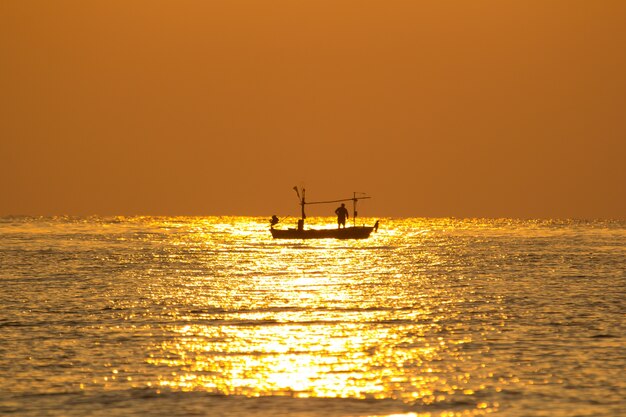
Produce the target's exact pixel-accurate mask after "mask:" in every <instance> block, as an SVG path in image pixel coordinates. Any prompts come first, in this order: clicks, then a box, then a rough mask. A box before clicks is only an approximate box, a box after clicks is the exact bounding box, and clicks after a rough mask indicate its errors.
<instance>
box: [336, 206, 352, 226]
mask: <svg viewBox="0 0 626 417" xmlns="http://www.w3.org/2000/svg"><path fill="white" fill-rule="evenodd" d="M335 214H336V215H337V228H338V229H340V228H341V226H343V228H344V229H345V228H346V219H347V218H348V217H350V216H349V215H348V209H347V208H346V205H345V204H344V203H341V207H337V210H335Z"/></svg>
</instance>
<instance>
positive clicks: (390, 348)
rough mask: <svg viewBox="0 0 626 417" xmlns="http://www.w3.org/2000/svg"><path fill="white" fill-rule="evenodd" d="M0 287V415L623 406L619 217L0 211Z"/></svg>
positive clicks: (420, 412) (625, 262) (476, 412)
mask: <svg viewBox="0 0 626 417" xmlns="http://www.w3.org/2000/svg"><path fill="white" fill-rule="evenodd" d="M309 220H310V223H312V224H319V225H323V224H332V223H333V219H309ZM373 220H374V219H366V222H367V223H368V224H369V223H373ZM0 284H1V287H0V332H1V333H0V335H1V339H0V414H6V415H19V416H41V415H49V416H105V415H106V416H109V415H123V416H126V415H128V416H133V415H137V416H151V415H176V416H280V415H289V416H301V417H304V416H307V417H318V416H320V417H321V416H323V417H338V416H342V417H344V416H392V415H395V416H406V417H409V416H413V417H417V416H420V417H426V416H448V417H449V416H482V415H490V414H493V415H503V416H568V417H569V416H617V415H626V222H623V221H622V222H620V221H556V220H554V221H521V220H507V219H500V220H458V219H381V228H380V230H379V231H378V233H375V234H372V236H371V237H370V238H369V239H368V240H363V241H336V240H318V241H285V240H272V238H271V236H270V234H269V231H268V219H265V218H248V217H204V218H200V217H196V218H191V217H189V218H186V217H181V218H178V217H177V218H165V217H163V218H156V217H126V218H125V217H116V218H99V217H89V218H69V217H54V218H26V217H5V218H0Z"/></svg>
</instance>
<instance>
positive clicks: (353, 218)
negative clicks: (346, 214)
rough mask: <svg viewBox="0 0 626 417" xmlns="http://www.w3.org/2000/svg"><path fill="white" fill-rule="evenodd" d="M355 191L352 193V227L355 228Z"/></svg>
mask: <svg viewBox="0 0 626 417" xmlns="http://www.w3.org/2000/svg"><path fill="white" fill-rule="evenodd" d="M357 201H358V199H357V198H356V191H353V192H352V226H354V227H356V202H357Z"/></svg>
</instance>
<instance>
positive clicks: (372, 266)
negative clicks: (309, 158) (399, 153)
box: [147, 219, 494, 411]
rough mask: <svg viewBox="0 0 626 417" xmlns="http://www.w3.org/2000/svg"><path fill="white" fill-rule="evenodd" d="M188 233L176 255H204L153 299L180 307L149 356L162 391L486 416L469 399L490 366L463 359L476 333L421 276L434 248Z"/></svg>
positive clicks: (392, 238) (385, 236)
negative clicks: (463, 407)
mask: <svg viewBox="0 0 626 417" xmlns="http://www.w3.org/2000/svg"><path fill="white" fill-rule="evenodd" d="M319 221H320V222H321V221H322V220H319ZM312 223H315V219H313V220H312ZM171 227H175V226H174V225H172V226H171ZM187 227H188V226H187ZM191 229H192V230H193V232H192V233H188V234H187V235H184V237H183V238H180V235H179V238H180V240H179V241H177V242H176V244H177V245H178V246H183V247H186V248H187V249H186V250H187V251H188V252H189V251H193V250H196V249H201V250H202V251H203V253H204V255H203V256H202V257H200V260H199V261H198V259H196V264H195V265H185V263H184V260H181V261H180V262H182V264H181V268H180V276H179V277H177V278H172V279H173V280H176V279H178V280H180V281H179V282H178V283H177V285H169V286H167V287H160V289H159V288H157V287H156V286H155V287H153V288H152V292H151V293H150V296H151V297H153V298H156V299H157V300H159V299H160V300H161V301H160V302H166V303H171V302H172V301H171V300H175V304H176V305H177V306H178V309H179V310H177V312H176V314H177V315H178V316H177V317H178V321H177V324H170V325H169V326H168V327H167V329H165V330H166V331H167V332H168V334H170V335H171V336H170V337H168V338H166V339H165V340H163V341H162V343H160V344H159V345H155V346H152V347H151V348H150V351H149V352H148V354H149V357H148V359H147V362H148V363H149V364H151V365H153V366H154V367H157V369H160V370H161V371H160V373H159V380H158V384H159V385H160V386H162V387H167V388H169V389H176V390H183V391H199V390H200V391H207V392H212V393H219V394H224V395H245V396H249V397H257V396H265V395H287V396H292V397H298V398H309V397H323V398H358V399H395V400H401V401H403V402H406V403H421V404H426V405H427V404H435V403H438V402H442V401H447V400H450V399H451V398H456V399H461V400H462V401H465V402H467V401H468V400H469V401H470V402H471V403H472V404H474V405H473V406H471V407H470V408H473V409H476V410H483V411H484V410H491V409H493V407H494V405H493V404H488V403H486V402H482V401H480V399H479V396H478V394H479V393H480V392H481V391H483V390H486V389H490V387H486V386H485V385H484V383H483V382H484V381H485V377H486V375H487V374H488V369H487V366H486V365H485V364H484V363H482V364H476V361H475V360H469V359H470V354H469V353H468V352H467V350H466V346H468V345H470V344H471V343H472V342H473V341H474V338H475V337H476V335H475V334H473V333H472V331H457V330H459V326H463V324H462V323H461V319H460V318H459V317H458V313H456V312H454V311H453V309H451V308H450V306H451V305H452V304H454V303H455V302H457V301H459V300H458V299H456V300H455V299H454V298H451V297H455V296H457V295H458V294H454V293H453V292H450V290H449V289H446V288H444V287H442V286H441V285H439V284H437V283H435V282H433V277H432V276H430V277H427V276H422V274H421V272H420V271H421V270H423V269H425V268H432V267H433V266H435V267H436V266H438V265H441V264H442V262H443V261H442V259H441V257H442V254H441V251H440V250H433V248H422V250H415V248H413V247H411V248H408V247H407V245H408V241H406V239H407V238H406V233H407V231H404V232H402V231H399V230H390V231H384V229H383V230H381V231H380V232H379V234H377V235H376V236H373V237H372V238H371V239H369V240H367V241H353V242H350V241H333V240H319V241H304V242H303V241H296V242H292V241H280V242H279V241H272V240H271V237H270V236H269V233H267V231H266V229H267V228H266V226H265V225H264V224H262V223H260V222H259V221H258V220H257V219H254V220H250V221H249V222H248V223H241V221H239V223H236V222H233V221H232V220H229V219H222V222H221V223H220V222H216V223H207V222H206V221H205V220H199V223H198V224H197V225H195V227H193V228H191ZM411 230H415V231H417V232H415V233H419V234H420V235H422V236H428V234H429V233H430V231H429V230H428V228H427V227H425V226H424V227H420V225H417V224H412V225H411ZM401 232H402V233H401ZM410 242H411V245H415V244H416V242H418V245H419V242H420V240H419V237H418V238H416V236H411V241H410ZM434 249H436V248H434ZM397 250H403V251H404V252H405V253H404V256H403V259H404V262H397V259H394V256H395V254H394V252H395V251H397ZM407 254H409V256H407ZM198 262H199V263H198ZM194 271H196V272H197V271H204V272H203V273H200V274H196V273H194ZM207 271H209V272H210V273H207ZM164 290H165V291H166V292H164ZM465 330H468V329H465ZM481 381H482V382H481ZM474 397H476V399H473V398H474Z"/></svg>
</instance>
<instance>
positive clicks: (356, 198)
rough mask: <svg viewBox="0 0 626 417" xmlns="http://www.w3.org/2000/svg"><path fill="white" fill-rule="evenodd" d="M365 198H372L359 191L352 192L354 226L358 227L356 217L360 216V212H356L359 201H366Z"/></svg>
mask: <svg viewBox="0 0 626 417" xmlns="http://www.w3.org/2000/svg"><path fill="white" fill-rule="evenodd" d="M357 194H361V197H357V196H356V195H357ZM364 198H370V197H367V194H366V193H360V192H357V191H353V192H352V225H353V226H355V227H356V216H357V215H358V212H357V211H356V203H357V201H359V200H361V199H364Z"/></svg>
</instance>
